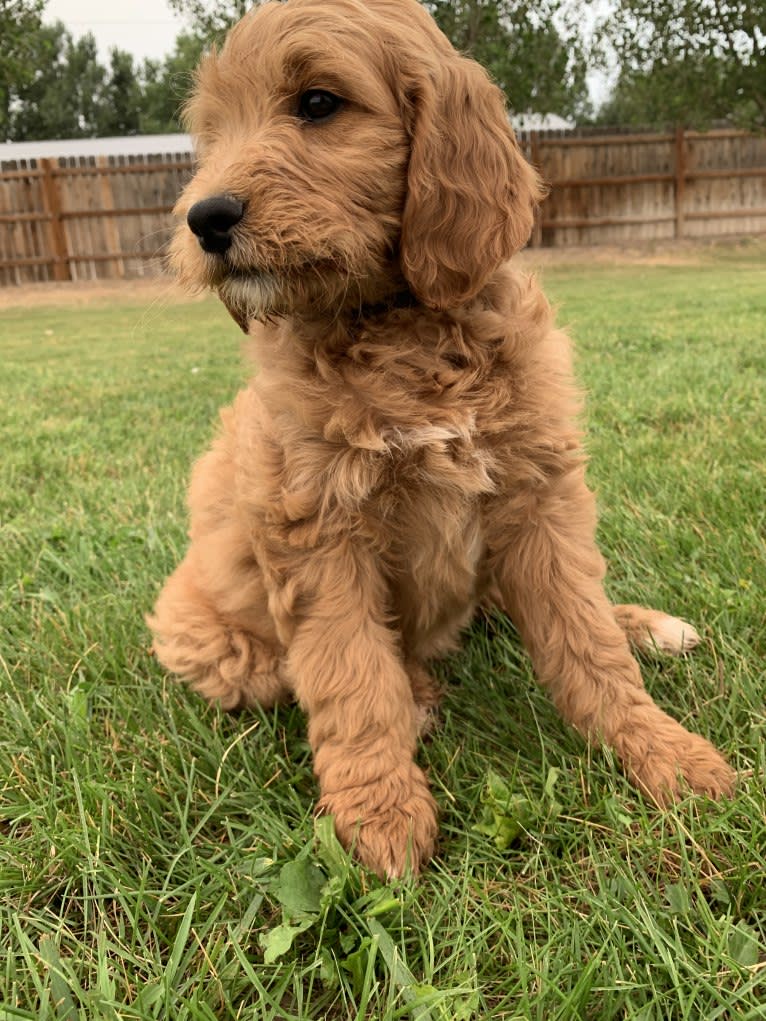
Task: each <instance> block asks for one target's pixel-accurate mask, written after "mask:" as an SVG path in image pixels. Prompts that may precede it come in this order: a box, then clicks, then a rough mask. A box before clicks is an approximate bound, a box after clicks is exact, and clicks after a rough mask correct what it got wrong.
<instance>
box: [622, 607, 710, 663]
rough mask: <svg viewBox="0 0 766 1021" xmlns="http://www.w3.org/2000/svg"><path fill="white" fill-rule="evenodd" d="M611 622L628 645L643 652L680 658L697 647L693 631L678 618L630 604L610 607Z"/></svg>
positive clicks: (696, 639) (697, 638)
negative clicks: (613, 620)
mask: <svg viewBox="0 0 766 1021" xmlns="http://www.w3.org/2000/svg"><path fill="white" fill-rule="evenodd" d="M612 612H613V613H614V618H615V620H616V621H617V623H618V624H619V625H620V627H621V628H622V630H623V631H624V632H625V636H626V638H627V639H628V641H629V642H630V643H631V645H634V646H635V647H636V648H637V649H640V650H642V651H644V652H666V653H668V654H669V655H671V656H680V655H682V654H683V653H684V652H690V651H691V650H692V649H693V648H694V647H695V646H696V645H699V643H700V636H699V635H698V634H697V632H696V630H695V629H694V628H693V627H692V626H691V624H688V623H687V622H686V621H685V620H681V619H680V617H671V616H670V614H668V613H663V612H662V611H661V610H650V609H649V608H648V607H646V606H635V605H633V604H632V603H628V604H618V605H615V606H613V607H612Z"/></svg>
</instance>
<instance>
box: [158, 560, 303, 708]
mask: <svg viewBox="0 0 766 1021" xmlns="http://www.w3.org/2000/svg"><path fill="white" fill-rule="evenodd" d="M199 574H200V572H199V571H198V570H196V569H195V565H194V550H193V549H192V551H191V556H190V557H187V559H186V560H184V561H183V562H182V563H181V565H180V566H179V567H178V568H177V569H176V571H175V572H174V573H173V574H172V575H171V576H170V578H168V580H167V582H166V584H165V587H164V588H163V590H162V592H161V593H160V596H159V599H158V600H157V604H156V606H155V608H154V612H153V613H152V614H151V615H150V616H148V617H147V623H148V625H149V627H150V628H151V630H152V632H153V634H154V643H153V646H152V648H153V651H154V653H155V655H156V656H157V658H158V659H159V660H160V662H161V663H162V664H163V666H165V667H166V668H167V669H168V670H170V671H171V672H172V673H174V674H178V675H179V676H180V677H182V678H183V679H184V680H185V681H188V682H189V683H190V684H191V686H192V687H193V688H194V689H195V690H196V691H198V692H199V694H200V695H202V696H203V697H204V698H206V699H208V700H209V701H211V702H218V703H219V704H220V706H221V708H223V709H226V710H232V709H241V708H245V707H246V706H251V705H255V704H256V703H258V704H260V705H262V706H264V707H267V708H268V707H269V706H272V705H274V704H275V703H276V702H283V701H287V700H288V699H289V698H290V697H291V694H290V689H289V687H288V685H287V683H286V681H285V680H284V678H283V677H282V675H281V672H280V659H281V655H280V650H279V648H278V645H277V643H276V641H275V640H274V639H273V637H272V636H271V635H269V634H268V633H266V634H262V633H261V634H259V630H260V631H261V632H263V631H266V632H268V630H269V629H268V627H266V628H264V626H263V625H264V623H265V622H266V620H267V615H266V614H265V612H264V610H263V608H262V607H258V605H257V602H256V603H255V605H253V606H252V607H250V608H247V607H244V606H243V607H242V608H241V609H240V611H239V613H236V612H232V611H231V610H229V611H228V612H226V611H225V610H222V609H221V608H220V607H217V606H216V605H215V602H214V601H213V599H212V598H211V596H210V594H209V593H206V592H205V591H204V589H203V588H201V587H200V578H199ZM240 592H241V590H240Z"/></svg>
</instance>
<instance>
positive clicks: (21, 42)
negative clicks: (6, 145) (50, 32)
mask: <svg viewBox="0 0 766 1021" xmlns="http://www.w3.org/2000/svg"><path fill="white" fill-rule="evenodd" d="M44 7H45V0H0V39H2V40H3V44H2V47H0V138H3V139H7V138H8V137H9V135H10V112H11V108H12V105H13V97H14V94H15V92H16V90H17V89H18V88H19V87H22V86H23V85H25V84H26V83H28V82H29V81H31V80H32V78H33V77H34V68H35V64H34V53H35V42H36V39H37V37H38V35H39V33H40V31H41V29H42V13H43V9H44Z"/></svg>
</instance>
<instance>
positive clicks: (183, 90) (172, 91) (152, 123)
mask: <svg viewBox="0 0 766 1021" xmlns="http://www.w3.org/2000/svg"><path fill="white" fill-rule="evenodd" d="M205 47H206V42H205V40H204V38H202V37H201V36H198V35H194V34H191V33H185V32H182V33H181V34H180V35H179V36H178V37H177V38H176V41H175V45H174V47H173V51H172V53H170V54H169V56H167V57H166V58H165V59H164V60H163V61H162V62H161V63H159V62H155V61H150V60H147V61H145V62H144V64H143V67H142V69H141V75H142V81H143V100H142V103H141V131H142V132H145V133H146V134H152V133H154V132H163V131H178V130H179V128H180V127H181V126H182V125H181V110H182V108H183V103H184V100H185V99H186V97H187V95H188V94H189V92H190V90H191V86H192V82H193V80H194V69H195V68H196V66H197V64H198V63H199V59H200V57H201V56H202V52H203V50H204V49H205Z"/></svg>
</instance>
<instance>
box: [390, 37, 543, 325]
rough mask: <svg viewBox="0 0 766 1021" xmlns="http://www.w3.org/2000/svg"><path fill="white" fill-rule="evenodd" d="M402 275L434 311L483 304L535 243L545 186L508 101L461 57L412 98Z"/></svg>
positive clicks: (441, 69) (423, 81) (442, 66)
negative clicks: (502, 269)
mask: <svg viewBox="0 0 766 1021" xmlns="http://www.w3.org/2000/svg"><path fill="white" fill-rule="evenodd" d="M410 101H411V103H412V104H413V107H414V110H413V126H412V140H411V153H410V163H409V170H408V179H407V186H408V191H407V198H406V201H405V206H404V213H403V217H402V233H401V247H400V258H401V267H402V272H403V273H404V276H405V279H406V280H407V282H408V283H409V285H410V288H411V290H412V291H413V293H414V294H415V295H416V296H417V297H418V298H419V299H420V300H421V301H423V302H424V303H425V304H427V305H430V306H432V307H434V308H449V307H454V306H456V305H459V304H461V303H462V302H465V301H467V300H469V299H470V298H472V297H474V296H475V295H476V294H477V293H478V292H479V291H480V290H481V288H482V286H483V285H484V283H485V282H486V281H487V279H488V278H489V277H490V276H491V275H492V273H493V272H494V271H495V269H497V267H498V266H499V265H500V264H501V263H502V262H504V261H505V260H507V259H509V258H510V257H511V256H512V255H513V254H514V252H517V251H518V250H519V249H520V248H522V247H523V245H524V244H525V243H526V242H527V240H528V238H529V235H530V233H531V231H532V225H533V217H534V209H535V205H536V204H537V203H538V202H539V201H540V199H541V198H542V197H543V194H544V193H543V189H542V185H541V182H540V178H539V177H538V175H537V173H536V172H535V171H534V170H533V169H532V167H531V166H530V165H529V164H528V163H527V161H526V160H525V159H524V157H523V156H522V154H521V152H520V150H519V147H518V144H517V143H516V139H515V137H514V134H513V131H512V129H511V126H510V123H509V121H508V115H507V113H506V110H505V102H504V97H503V94H502V92H501V91H500V89H499V88H497V86H496V85H494V84H493V83H492V82H491V81H490V79H489V76H488V75H487V73H486V72H485V71H484V69H483V68H482V67H481V66H480V65H479V64H477V63H476V62H475V61H473V60H468V59H466V58H464V57H460V56H458V55H456V54H455V55H454V56H452V55H451V59H450V58H447V59H446V60H444V61H443V62H442V63H441V64H440V66H439V70H438V72H437V79H436V80H432V79H431V78H430V77H427V78H426V77H425V76H424V77H423V78H422V79H421V80H420V82H419V83H418V85H417V86H416V87H415V89H414V90H413V91H412V93H411V96H410Z"/></svg>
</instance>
